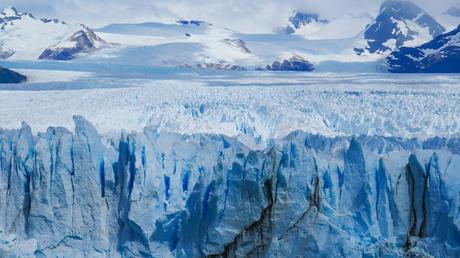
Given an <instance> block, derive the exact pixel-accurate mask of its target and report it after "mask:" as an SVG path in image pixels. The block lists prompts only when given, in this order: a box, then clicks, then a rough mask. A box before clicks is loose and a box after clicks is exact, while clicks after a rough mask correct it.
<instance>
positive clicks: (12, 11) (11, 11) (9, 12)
mask: <svg viewBox="0 0 460 258" xmlns="http://www.w3.org/2000/svg"><path fill="white" fill-rule="evenodd" d="M20 15H21V13H20V12H18V10H17V9H16V8H15V7H13V6H11V7H7V8H4V9H3V10H2V11H1V15H0V17H18V16H20Z"/></svg>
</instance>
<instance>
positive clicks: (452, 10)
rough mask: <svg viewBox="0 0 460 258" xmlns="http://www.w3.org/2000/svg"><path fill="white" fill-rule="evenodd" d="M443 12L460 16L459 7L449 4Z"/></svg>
mask: <svg viewBox="0 0 460 258" xmlns="http://www.w3.org/2000/svg"><path fill="white" fill-rule="evenodd" d="M444 14H447V15H450V16H453V17H460V8H459V7H455V6H451V7H450V8H449V9H448V10H447V11H446V12H445V13H444Z"/></svg>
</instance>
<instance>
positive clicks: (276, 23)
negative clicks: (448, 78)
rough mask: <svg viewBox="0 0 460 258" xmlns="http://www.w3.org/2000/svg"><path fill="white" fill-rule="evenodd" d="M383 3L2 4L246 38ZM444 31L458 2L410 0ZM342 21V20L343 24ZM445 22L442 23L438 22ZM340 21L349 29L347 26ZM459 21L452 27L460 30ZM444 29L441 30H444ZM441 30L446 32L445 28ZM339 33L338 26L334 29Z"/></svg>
mask: <svg viewBox="0 0 460 258" xmlns="http://www.w3.org/2000/svg"><path fill="white" fill-rule="evenodd" d="M381 2H382V0H282V1H281V0H225V1H223V0H150V1H149V0H2V1H1V3H2V5H3V7H8V6H15V7H16V8H18V9H19V10H20V11H22V12H30V13H33V14H34V15H35V16H36V17H39V18H42V17H46V18H59V19H61V20H63V21H66V22H70V23H84V24H86V25H89V26H90V27H93V28H98V27H102V26H104V25H107V24H111V23H134V22H147V21H159V22H173V21H175V20H177V19H179V18H184V19H199V20H204V21H207V22H210V23H212V24H214V25H216V26H220V27H225V28H229V29H233V30H236V31H240V32H245V33H269V32H273V29H274V28H276V27H281V26H284V25H286V24H287V20H288V17H289V16H290V15H291V14H292V12H293V11H295V10H299V11H308V12H316V13H319V14H320V15H321V16H322V17H324V18H327V19H329V20H332V21H334V20H338V21H343V24H344V26H343V29H344V30H346V29H347V28H348V29H350V28H349V26H351V27H359V26H362V24H356V25H357V26H353V25H354V23H366V22H368V21H369V20H370V19H372V17H374V16H375V15H376V14H377V13H378V10H379V5H380V4H381ZM413 2H415V3H416V4H418V5H420V6H421V7H422V8H423V9H425V11H427V12H428V13H430V14H431V15H433V16H434V17H435V18H438V17H439V19H440V22H441V23H442V24H443V22H444V23H445V24H446V25H447V27H449V26H453V24H455V23H456V22H457V21H456V20H453V19H452V17H450V18H449V19H447V18H446V17H443V16H442V15H441V14H442V13H443V12H445V11H446V10H447V9H448V8H449V7H450V6H458V7H460V0H413ZM344 17H345V18H344ZM443 19H446V20H447V21H443ZM345 21H347V22H348V23H351V24H346V23H345ZM459 23H460V21H458V23H457V24H459ZM445 24H443V25H445ZM446 25H445V26H446ZM336 27H337V30H340V29H341V28H340V25H339V26H336Z"/></svg>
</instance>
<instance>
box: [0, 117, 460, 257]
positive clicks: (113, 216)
mask: <svg viewBox="0 0 460 258" xmlns="http://www.w3.org/2000/svg"><path fill="white" fill-rule="evenodd" d="M74 121H75V132H74V133H72V132H70V131H68V130H66V129H64V128H49V129H48V130H47V131H46V132H44V133H39V134H38V135H36V136H34V135H33V134H32V132H31V128H30V127H29V126H28V125H27V124H23V126H22V128H21V129H20V130H2V131H0V256H2V257H4V256H12V257H15V256H17V257H57V256H59V257H286V255H287V254H289V255H290V256H296V255H297V256H300V257H403V256H406V255H408V256H417V257H418V256H427V257H429V256H430V255H432V256H436V257H446V256H452V257H454V256H456V257H458V256H460V217H459V214H460V139H459V138H452V139H448V138H431V139H428V140H424V141H420V140H417V139H402V138H391V137H378V136H362V137H336V138H328V137H323V136H319V135H311V134H305V133H302V132H294V133H292V134H290V135H289V136H288V137H286V138H284V139H282V140H276V141H273V142H272V143H271V144H270V146H269V147H268V148H267V149H265V150H263V151H260V150H257V151H256V150H251V149H250V148H248V147H246V146H245V145H243V144H241V143H240V142H238V141H237V140H235V139H233V138H228V137H224V136H219V135H205V134H197V135H190V136H186V135H180V134H172V133H166V132H161V133H159V132H158V131H156V130H152V129H148V128H146V129H145V130H144V131H143V132H141V133H131V134H127V133H122V134H121V135H120V136H119V137H117V138H107V137H102V136H100V135H99V134H98V133H97V131H96V130H95V129H94V127H93V126H92V125H91V124H90V123H89V122H87V121H86V120H85V119H83V118H82V117H75V118H74Z"/></svg>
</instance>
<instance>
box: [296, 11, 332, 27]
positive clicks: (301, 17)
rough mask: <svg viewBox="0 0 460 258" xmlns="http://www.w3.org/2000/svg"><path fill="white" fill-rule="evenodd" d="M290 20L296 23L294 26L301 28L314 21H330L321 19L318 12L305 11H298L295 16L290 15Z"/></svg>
mask: <svg viewBox="0 0 460 258" xmlns="http://www.w3.org/2000/svg"><path fill="white" fill-rule="evenodd" d="M289 21H290V22H291V23H292V25H294V28H296V29H300V28H301V27H302V26H304V25H307V24H310V23H312V22H319V23H329V21H328V20H326V19H321V18H320V17H319V14H317V13H304V12H296V13H295V14H294V15H293V16H291V17H289Z"/></svg>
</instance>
